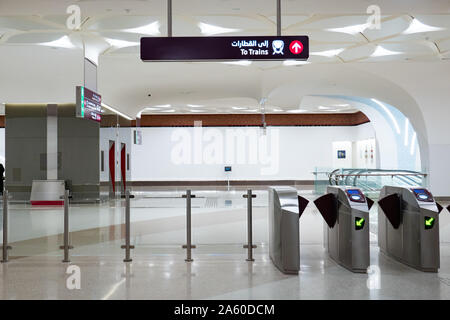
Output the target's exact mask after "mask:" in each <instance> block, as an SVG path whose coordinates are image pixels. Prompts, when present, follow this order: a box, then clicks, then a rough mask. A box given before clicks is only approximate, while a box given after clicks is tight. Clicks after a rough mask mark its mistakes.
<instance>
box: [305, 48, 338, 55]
mask: <svg viewBox="0 0 450 320" xmlns="http://www.w3.org/2000/svg"><path fill="white" fill-rule="evenodd" d="M342 51H344V48H340V49H332V50H325V51H317V52H311V53H310V54H312V55H315V56H324V57H333V56H337V55H338V54H340V53H341V52H342Z"/></svg>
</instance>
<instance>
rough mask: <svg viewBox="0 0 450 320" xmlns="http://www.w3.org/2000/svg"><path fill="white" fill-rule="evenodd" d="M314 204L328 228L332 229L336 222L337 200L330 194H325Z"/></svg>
mask: <svg viewBox="0 0 450 320" xmlns="http://www.w3.org/2000/svg"><path fill="white" fill-rule="evenodd" d="M314 204H315V205H316V207H317V209H318V210H319V212H320V214H321V215H322V217H323V219H324V220H325V222H326V223H327V225H328V226H329V227H330V228H333V227H334V225H335V224H336V220H337V215H338V212H337V199H336V196H335V195H334V194H332V193H327V194H325V195H323V196H321V197H319V198H317V199H316V200H314Z"/></svg>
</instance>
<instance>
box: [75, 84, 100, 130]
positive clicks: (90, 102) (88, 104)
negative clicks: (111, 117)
mask: <svg viewBox="0 0 450 320" xmlns="http://www.w3.org/2000/svg"><path fill="white" fill-rule="evenodd" d="M76 97H77V112H76V115H77V117H78V118H83V119H89V120H94V121H96V122H100V121H101V120H102V96H101V95H99V94H98V93H95V92H94V91H91V90H89V89H87V88H85V87H81V86H78V87H77V92H76Z"/></svg>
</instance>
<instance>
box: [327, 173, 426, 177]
mask: <svg viewBox="0 0 450 320" xmlns="http://www.w3.org/2000/svg"><path fill="white" fill-rule="evenodd" d="M427 175H428V174H427V173H381V174H367V173H355V174H344V173H342V174H336V175H335V176H336V177H354V176H357V177H389V176H424V177H426V176H427Z"/></svg>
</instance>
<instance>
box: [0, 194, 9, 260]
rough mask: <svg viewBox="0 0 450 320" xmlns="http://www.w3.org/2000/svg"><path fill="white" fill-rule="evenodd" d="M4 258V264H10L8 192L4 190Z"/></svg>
mask: <svg viewBox="0 0 450 320" xmlns="http://www.w3.org/2000/svg"><path fill="white" fill-rule="evenodd" d="M2 247H3V257H2V262H8V250H11V246H8V191H7V190H6V189H5V190H3V246H2Z"/></svg>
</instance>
